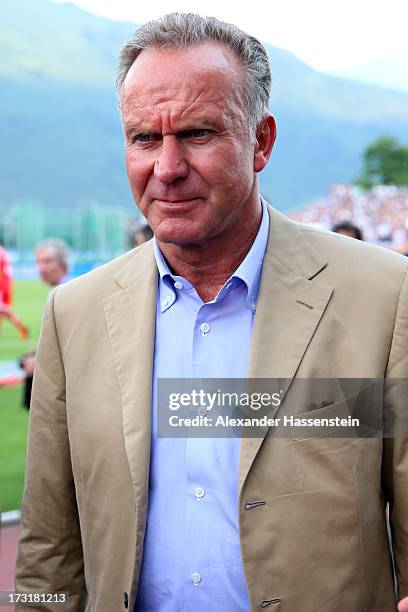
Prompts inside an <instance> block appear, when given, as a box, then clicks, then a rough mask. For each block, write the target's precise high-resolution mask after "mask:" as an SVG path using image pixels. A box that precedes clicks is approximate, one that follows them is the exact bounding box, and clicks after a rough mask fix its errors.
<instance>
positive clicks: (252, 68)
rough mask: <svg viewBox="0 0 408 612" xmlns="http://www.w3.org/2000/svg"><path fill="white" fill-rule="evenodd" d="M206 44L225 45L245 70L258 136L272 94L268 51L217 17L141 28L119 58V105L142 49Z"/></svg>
mask: <svg viewBox="0 0 408 612" xmlns="http://www.w3.org/2000/svg"><path fill="white" fill-rule="evenodd" d="M206 42H215V43H220V44H222V45H225V46H226V47H228V48H229V49H231V50H232V51H233V53H234V54H235V56H236V57H237V58H238V59H239V60H240V62H241V64H242V65H243V67H244V68H245V71H246V76H247V83H246V86H244V87H243V99H244V103H245V107H246V110H247V115H248V119H249V123H250V127H251V129H252V131H253V132H254V133H255V131H256V128H257V127H258V125H259V123H260V122H261V120H262V119H263V117H264V116H265V114H266V113H267V112H268V105H269V95H270V90H271V69H270V64H269V59H268V55H267V52H266V49H265V47H264V46H263V45H262V44H261V43H260V42H259V40H257V39H256V38H254V37H253V36H249V34H246V33H245V32H243V31H242V30H240V29H239V28H237V27H236V26H235V25H232V24H230V23H225V22H224V21H219V20H218V19H216V18H215V17H202V16H201V15H196V14H194V13H170V14H168V15H164V17H161V18H160V19H155V20H153V21H149V22H147V23H146V24H144V25H143V26H141V27H140V28H138V29H137V30H136V31H135V33H134V35H133V37H132V38H131V39H130V40H129V41H128V42H127V43H126V45H125V46H124V47H123V49H122V51H121V53H120V57H119V66H118V74H117V79H116V90H117V93H118V97H119V105H120V93H121V90H122V85H123V82H124V80H125V78H126V75H127V73H128V72H129V70H130V68H131V66H132V64H133V62H134V61H135V60H136V58H137V57H138V55H139V54H140V53H141V52H142V51H143V49H146V48H148V47H156V48H164V47H170V48H175V49H181V48H185V47H192V46H198V45H200V44H203V43H206Z"/></svg>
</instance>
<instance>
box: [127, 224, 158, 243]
mask: <svg viewBox="0 0 408 612" xmlns="http://www.w3.org/2000/svg"><path fill="white" fill-rule="evenodd" d="M152 238H153V232H152V229H151V227H150V225H149V224H148V223H147V221H139V222H138V224H137V225H136V227H135V228H134V230H133V233H132V247H137V246H140V245H141V244H143V243H144V242H147V241H148V240H151V239H152Z"/></svg>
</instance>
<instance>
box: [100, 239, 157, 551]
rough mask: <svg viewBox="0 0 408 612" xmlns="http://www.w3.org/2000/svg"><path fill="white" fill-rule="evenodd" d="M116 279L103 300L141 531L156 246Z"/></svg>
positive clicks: (145, 249) (147, 450)
mask: <svg viewBox="0 0 408 612" xmlns="http://www.w3.org/2000/svg"><path fill="white" fill-rule="evenodd" d="M115 280H116V281H117V283H118V284H119V286H120V287H121V288H120V289H119V290H118V291H117V292H115V293H113V294H112V295H110V296H109V297H108V298H106V299H105V300H104V310H105V317H106V323H107V326H108V332H109V337H110V341H111V345H112V352H113V359H114V364H115V369H116V374H117V377H118V381H119V385H120V391H121V396H122V412H123V434H124V441H125V448H126V454H127V459H128V462H129V469H130V473H131V478H132V482H133V486H134V491H135V497H136V509H137V510H140V511H141V512H138V513H137V518H138V531H139V528H140V529H141V530H142V531H143V530H144V520H145V513H146V509H147V487H148V479H149V461H150V436H151V407H152V375H153V351H154V330H155V317H156V291H157V270H156V265H155V260H154V255H153V249H152V245H151V244H146V245H145V246H144V247H143V248H142V249H141V250H138V251H136V252H135V255H134V257H133V258H132V259H131V261H129V262H128V263H127V264H126V265H125V266H124V267H123V268H122V269H121V270H120V271H119V272H118V273H117V274H116V276H115ZM138 535H139V534H138ZM138 541H139V540H138Z"/></svg>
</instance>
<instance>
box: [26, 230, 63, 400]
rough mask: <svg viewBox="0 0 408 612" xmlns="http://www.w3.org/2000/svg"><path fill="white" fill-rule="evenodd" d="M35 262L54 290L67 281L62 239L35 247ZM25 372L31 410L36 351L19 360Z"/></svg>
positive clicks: (46, 281) (45, 241)
mask: <svg viewBox="0 0 408 612" xmlns="http://www.w3.org/2000/svg"><path fill="white" fill-rule="evenodd" d="M35 260H36V264H37V270H38V273H39V275H40V277H41V280H42V281H43V282H44V283H45V284H46V285H48V286H49V287H50V289H54V288H55V287H58V285H61V284H62V283H64V282H65V281H66V279H67V274H68V268H69V249H68V246H67V244H66V243H65V242H64V241H63V240H61V238H45V239H44V240H41V242H39V243H38V244H37V246H36V247H35ZM19 364H20V367H21V368H22V369H23V370H24V372H25V379H24V391H23V398H22V404H23V406H24V407H25V408H27V410H29V409H30V403H31V389H32V385H33V374H34V367H35V351H31V352H30V353H26V354H25V355H23V356H22V357H21V358H20V360H19Z"/></svg>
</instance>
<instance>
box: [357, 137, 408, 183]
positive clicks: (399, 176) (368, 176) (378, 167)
mask: <svg viewBox="0 0 408 612" xmlns="http://www.w3.org/2000/svg"><path fill="white" fill-rule="evenodd" d="M363 163H364V167H363V172H362V174H361V175H360V177H359V178H358V179H357V184H358V185H360V186H361V187H363V188H365V189H369V188H371V187H373V186H374V185H396V186H398V187H402V186H405V185H408V147H404V146H402V145H401V144H400V143H399V142H398V140H396V139H395V138H392V137H391V136H382V137H381V138H379V139H378V140H376V141H375V142H374V143H373V144H371V145H370V146H368V147H367V148H366V150H365V151H364V156H363Z"/></svg>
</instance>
